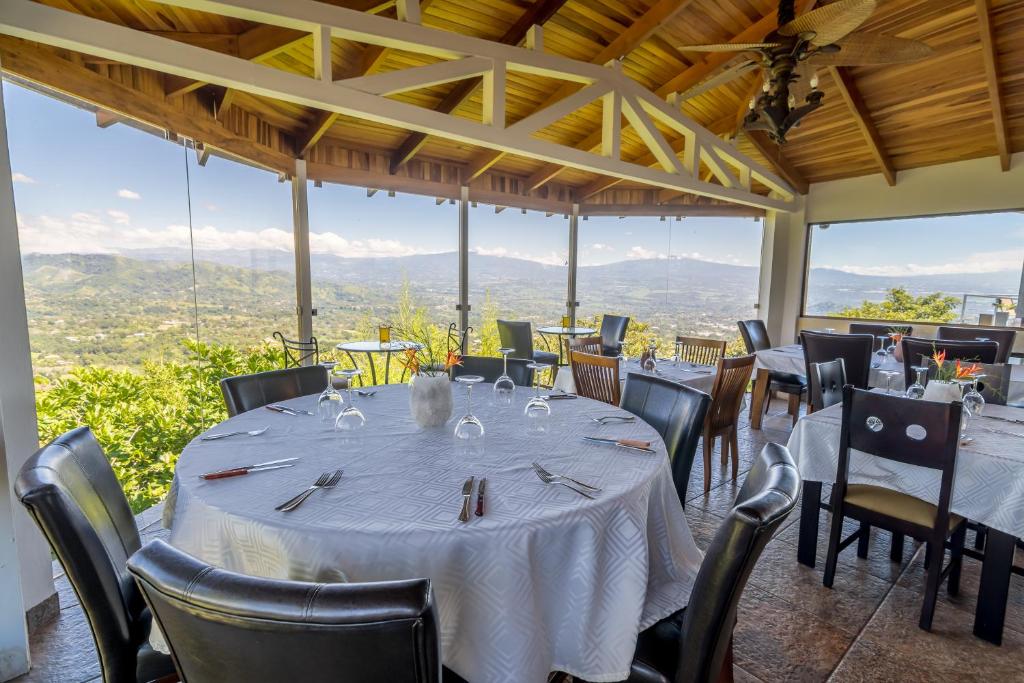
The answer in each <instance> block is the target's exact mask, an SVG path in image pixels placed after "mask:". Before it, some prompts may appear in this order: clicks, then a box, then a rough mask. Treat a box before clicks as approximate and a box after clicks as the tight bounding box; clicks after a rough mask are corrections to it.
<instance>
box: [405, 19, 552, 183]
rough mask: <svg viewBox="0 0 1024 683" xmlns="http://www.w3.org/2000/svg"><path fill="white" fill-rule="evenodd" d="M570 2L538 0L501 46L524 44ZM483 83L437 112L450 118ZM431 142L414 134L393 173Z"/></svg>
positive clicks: (464, 85) (467, 83) (453, 93)
mask: <svg viewBox="0 0 1024 683" xmlns="http://www.w3.org/2000/svg"><path fill="white" fill-rule="evenodd" d="M566 2H567V0H536V2H534V3H533V4H532V5H531V6H530V7H529V9H527V10H526V11H525V12H524V13H523V15H522V16H521V17H520V18H519V21H517V22H516V23H515V24H513V25H512V26H511V27H510V28H509V29H508V31H506V32H505V35H503V36H502V37H501V38H499V39H498V41H497V42H499V43H503V44H505V45H518V44H519V43H520V42H522V41H523V40H524V39H525V38H526V36H527V34H528V33H529V32H530V29H531V28H532V27H533V26H534V25H536V24H544V23H545V22H546V21H547V20H548V19H550V18H551V17H553V16H554V15H555V13H557V12H558V10H560V9H561V8H562V5H564V4H565V3H566ZM482 83H483V79H482V78H480V77H477V78H470V79H467V80H464V81H461V82H460V83H458V84H457V85H455V87H453V88H452V89H451V90H450V91H449V92H448V94H447V95H445V96H444V99H442V100H441V102H440V103H439V104H438V105H437V107H435V111H439V112H442V113H444V114H450V113H452V112H453V111H455V110H456V109H457V108H458V107H459V106H460V105H461V104H462V103H463V102H465V101H466V100H468V99H469V98H470V96H471V95H472V94H473V93H474V92H476V89H477V88H478V87H479V86H480V85H481V84H482ZM426 142H427V135H426V134H425V133H411V134H410V135H409V136H408V137H406V138H405V140H403V141H402V143H401V144H400V145H399V146H398V148H397V149H396V150H395V151H394V153H393V154H392V155H391V172H392V173H395V172H396V171H398V169H400V168H401V167H402V166H404V165H405V164H407V163H408V162H409V160H410V159H412V158H413V157H414V156H416V153H417V152H419V151H420V150H421V149H423V145H424V144H426Z"/></svg>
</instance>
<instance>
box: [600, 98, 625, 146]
mask: <svg viewBox="0 0 1024 683" xmlns="http://www.w3.org/2000/svg"><path fill="white" fill-rule="evenodd" d="M601 156H605V157H608V158H609V159H621V158H622V95H620V94H619V93H617V92H610V93H605V95H604V96H603V97H602V101H601Z"/></svg>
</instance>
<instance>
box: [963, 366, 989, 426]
mask: <svg viewBox="0 0 1024 683" xmlns="http://www.w3.org/2000/svg"><path fill="white" fill-rule="evenodd" d="M984 377H985V375H974V376H973V377H971V384H970V388H969V389H968V390H967V392H966V393H965V394H964V398H963V403H964V408H967V410H969V411H971V415H973V416H974V417H980V416H981V413H982V412H983V411H984V410H985V397H984V396H982V394H981V392H980V391H978V380H980V379H983V378H984Z"/></svg>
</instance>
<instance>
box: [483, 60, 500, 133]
mask: <svg viewBox="0 0 1024 683" xmlns="http://www.w3.org/2000/svg"><path fill="white" fill-rule="evenodd" d="M483 84H484V93H483V113H482V121H481V122H482V123H483V124H484V125H485V126H494V127H496V128H504V127H505V64H504V62H495V63H494V64H492V68H491V70H490V71H488V72H486V73H485V74H484V80H483Z"/></svg>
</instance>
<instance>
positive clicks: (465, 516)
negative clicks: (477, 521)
mask: <svg viewBox="0 0 1024 683" xmlns="http://www.w3.org/2000/svg"><path fill="white" fill-rule="evenodd" d="M472 497H473V477H470V478H469V479H467V480H466V483H464V484H463V485H462V512H460V513H459V521H460V522H468V521H469V499H470V498H472Z"/></svg>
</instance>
